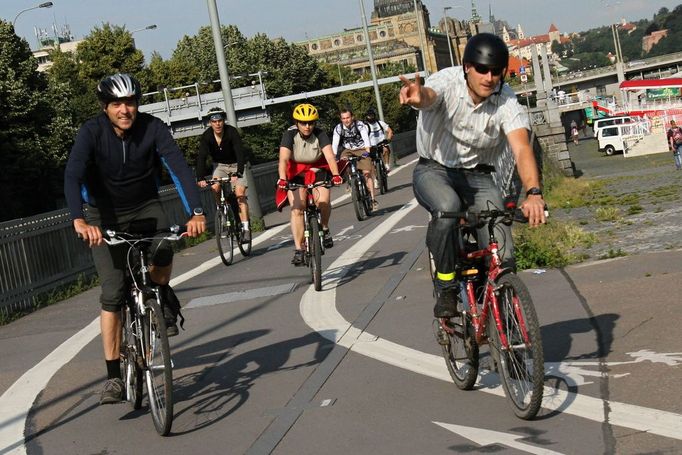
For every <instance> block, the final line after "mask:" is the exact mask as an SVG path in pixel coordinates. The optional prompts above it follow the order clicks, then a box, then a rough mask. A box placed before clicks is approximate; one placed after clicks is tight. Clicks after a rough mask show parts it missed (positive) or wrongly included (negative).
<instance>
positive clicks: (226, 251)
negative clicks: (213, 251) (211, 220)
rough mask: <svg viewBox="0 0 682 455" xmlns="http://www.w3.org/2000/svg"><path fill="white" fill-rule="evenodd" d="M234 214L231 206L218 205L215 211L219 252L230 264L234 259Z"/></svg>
mask: <svg viewBox="0 0 682 455" xmlns="http://www.w3.org/2000/svg"><path fill="white" fill-rule="evenodd" d="M233 226H234V214H233V213H232V209H231V208H230V206H228V205H225V206H222V207H218V209H217V210H216V212H215V238H216V241H217V242H218V252H219V253H220V258H221V259H222V260H223V264H225V265H230V264H232V260H233V259H234V237H233V236H232V229H233Z"/></svg>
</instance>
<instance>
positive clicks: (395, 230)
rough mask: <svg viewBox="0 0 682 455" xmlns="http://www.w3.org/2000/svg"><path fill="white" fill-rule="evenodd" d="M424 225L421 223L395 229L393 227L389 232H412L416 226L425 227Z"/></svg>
mask: <svg viewBox="0 0 682 455" xmlns="http://www.w3.org/2000/svg"><path fill="white" fill-rule="evenodd" d="M425 227H426V226H421V225H414V224H413V225H410V226H405V227H401V228H397V229H393V230H392V231H391V234H398V233H400V232H412V231H414V230H415V229H417V228H425Z"/></svg>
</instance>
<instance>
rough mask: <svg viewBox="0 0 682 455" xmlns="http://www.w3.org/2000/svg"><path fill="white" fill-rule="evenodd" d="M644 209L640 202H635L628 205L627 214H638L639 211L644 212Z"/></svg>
mask: <svg viewBox="0 0 682 455" xmlns="http://www.w3.org/2000/svg"><path fill="white" fill-rule="evenodd" d="M643 211H644V207H642V206H641V205H639V204H634V205H631V206H630V207H628V211H627V214H628V215H637V214H638V213H642V212H643Z"/></svg>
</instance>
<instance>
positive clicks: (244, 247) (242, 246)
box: [235, 228, 252, 256]
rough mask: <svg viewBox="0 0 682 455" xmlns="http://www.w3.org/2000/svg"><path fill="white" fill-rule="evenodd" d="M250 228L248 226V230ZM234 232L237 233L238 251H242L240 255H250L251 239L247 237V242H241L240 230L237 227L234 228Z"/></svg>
mask: <svg viewBox="0 0 682 455" xmlns="http://www.w3.org/2000/svg"><path fill="white" fill-rule="evenodd" d="M250 229H251V228H249V230H250ZM235 234H237V246H238V247H239V251H240V252H241V253H242V256H250V255H251V246H252V245H251V239H249V241H248V242H246V243H242V235H241V231H240V230H239V229H235Z"/></svg>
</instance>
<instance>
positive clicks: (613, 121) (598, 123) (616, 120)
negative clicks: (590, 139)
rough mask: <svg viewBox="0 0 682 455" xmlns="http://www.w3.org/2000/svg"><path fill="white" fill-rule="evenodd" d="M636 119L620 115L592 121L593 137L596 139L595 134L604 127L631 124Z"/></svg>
mask: <svg viewBox="0 0 682 455" xmlns="http://www.w3.org/2000/svg"><path fill="white" fill-rule="evenodd" d="M636 121H637V119H636V118H633V117H630V116H629V115H621V116H618V117H604V118H600V119H597V120H595V121H594V123H593V124H592V129H593V130H594V137H597V133H598V132H599V130H600V129H602V128H604V127H605V126H613V125H622V124H624V123H633V122H636Z"/></svg>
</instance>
